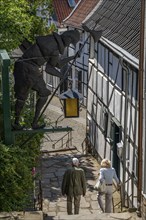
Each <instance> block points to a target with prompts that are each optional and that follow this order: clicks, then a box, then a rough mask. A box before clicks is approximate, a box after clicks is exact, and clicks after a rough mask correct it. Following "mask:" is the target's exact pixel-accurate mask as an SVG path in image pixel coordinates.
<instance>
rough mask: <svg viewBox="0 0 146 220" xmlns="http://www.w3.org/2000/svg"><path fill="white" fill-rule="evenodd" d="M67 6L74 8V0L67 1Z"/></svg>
mask: <svg viewBox="0 0 146 220" xmlns="http://www.w3.org/2000/svg"><path fill="white" fill-rule="evenodd" d="M68 4H69V6H70V7H71V8H74V7H75V6H76V3H75V0H68Z"/></svg>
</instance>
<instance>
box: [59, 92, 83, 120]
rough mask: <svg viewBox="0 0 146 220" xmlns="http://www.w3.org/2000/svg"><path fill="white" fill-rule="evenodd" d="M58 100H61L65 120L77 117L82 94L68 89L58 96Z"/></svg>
mask: <svg viewBox="0 0 146 220" xmlns="http://www.w3.org/2000/svg"><path fill="white" fill-rule="evenodd" d="M59 98H60V100H63V109H64V116H65V118H72V117H79V107H80V100H81V99H83V96H82V94H80V93H79V92H78V91H77V90H74V89H72V88H69V89H68V90H67V91H66V92H63V93H62V94H60V95H59Z"/></svg>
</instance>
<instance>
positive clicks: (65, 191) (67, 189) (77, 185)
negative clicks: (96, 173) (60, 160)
mask: <svg viewBox="0 0 146 220" xmlns="http://www.w3.org/2000/svg"><path fill="white" fill-rule="evenodd" d="M85 194H86V179H85V173H84V170H83V169H82V168H79V160H78V159H77V158H73V159H72V167H71V168H70V169H68V170H67V171H66V172H65V173H64V176H63V181H62V195H63V196H64V195H66V196H67V213H68V215H72V214H73V213H72V201H73V199H74V214H79V208H80V200H81V195H83V196H85Z"/></svg>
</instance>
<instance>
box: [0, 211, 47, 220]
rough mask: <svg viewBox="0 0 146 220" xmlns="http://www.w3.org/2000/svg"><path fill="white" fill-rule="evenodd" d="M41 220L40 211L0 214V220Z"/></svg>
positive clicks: (41, 213)
mask: <svg viewBox="0 0 146 220" xmlns="http://www.w3.org/2000/svg"><path fill="white" fill-rule="evenodd" d="M16 219H17V220H43V212H42V211H32V212H11V213H8V212H1V213H0V220H16Z"/></svg>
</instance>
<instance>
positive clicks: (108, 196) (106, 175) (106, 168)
mask: <svg viewBox="0 0 146 220" xmlns="http://www.w3.org/2000/svg"><path fill="white" fill-rule="evenodd" d="M113 179H114V180H115V181H116V183H117V187H118V188H119V187H120V181H119V179H118V177H117V174H116V171H115V169H114V168H113V167H111V162H110V161H109V160H108V159H103V160H102V161H101V168H100V174H99V181H100V182H101V183H103V182H104V181H105V185H106V189H105V192H98V194H97V200H98V203H99V206H100V208H101V210H102V211H103V212H106V213H110V212H112V196H113ZM103 196H105V206H104V204H103V201H102V200H103Z"/></svg>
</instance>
